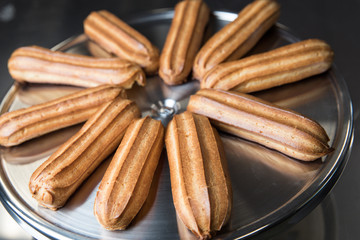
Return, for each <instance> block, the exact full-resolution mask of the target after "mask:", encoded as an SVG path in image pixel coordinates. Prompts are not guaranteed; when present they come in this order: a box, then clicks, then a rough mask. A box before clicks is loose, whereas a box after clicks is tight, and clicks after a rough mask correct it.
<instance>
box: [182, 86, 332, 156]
mask: <svg viewBox="0 0 360 240" xmlns="http://www.w3.org/2000/svg"><path fill="white" fill-rule="evenodd" d="M187 110H188V111H191V112H194V113H197V114H201V115H204V116H207V117H208V118H210V119H211V122H212V124H214V125H215V126H216V127H217V128H219V129H220V130H222V131H224V132H228V133H230V134H233V135H237V136H239V137H242V138H244V139H247V140H250V141H253V142H257V143H259V144H262V145H264V146H266V147H269V148H272V149H275V150H277V151H279V152H282V153H284V154H286V155H288V156H290V157H293V158H296V159H300V160H304V161H312V160H316V159H318V158H320V157H322V156H325V155H327V154H328V153H330V152H331V151H332V150H333V149H332V148H330V147H329V145H328V142H329V137H328V135H327V133H326V131H325V130H324V128H323V127H321V125H320V124H318V123H317V122H315V121H313V120H311V119H309V118H307V117H305V116H303V115H301V114H299V113H296V112H294V111H291V110H289V109H286V108H281V107H279V106H276V105H274V104H271V103H269V102H266V101H263V100H261V99H259V98H256V97H254V96H251V95H248V94H244V93H238V92H228V91H223V90H215V89H201V90H200V91H198V92H197V93H196V94H195V95H192V96H191V97H190V101H189V105H188V107H187Z"/></svg>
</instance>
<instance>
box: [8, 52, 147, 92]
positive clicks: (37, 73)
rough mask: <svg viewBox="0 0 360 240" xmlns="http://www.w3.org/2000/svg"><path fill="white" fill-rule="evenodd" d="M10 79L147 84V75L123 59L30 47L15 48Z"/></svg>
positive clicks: (74, 83) (90, 84)
mask: <svg viewBox="0 0 360 240" xmlns="http://www.w3.org/2000/svg"><path fill="white" fill-rule="evenodd" d="M8 68H9V72H10V75H11V77H13V78H14V79H15V80H16V81H18V82H31V83H50V84H60V85H72V86H79V87H96V86H99V85H102V84H118V85H121V86H122V87H124V88H131V87H132V85H133V84H134V82H137V83H138V84H139V85H141V86H144V85H145V80H146V79H145V74H144V72H143V71H142V69H141V68H140V67H139V66H138V65H137V64H134V63H131V62H129V61H126V60H122V59H120V58H95V57H89V56H84V55H79V54H72V53H64V52H59V51H51V50H50V49H46V48H42V47H38V46H29V47H21V48H18V49H16V50H15V51H14V52H13V53H12V55H11V57H10V59H9V61H8Z"/></svg>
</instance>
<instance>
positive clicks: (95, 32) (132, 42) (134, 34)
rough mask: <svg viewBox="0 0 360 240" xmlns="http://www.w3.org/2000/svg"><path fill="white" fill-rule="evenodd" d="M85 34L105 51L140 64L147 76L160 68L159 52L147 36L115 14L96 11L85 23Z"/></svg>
mask: <svg viewBox="0 0 360 240" xmlns="http://www.w3.org/2000/svg"><path fill="white" fill-rule="evenodd" d="M84 31H85V34H86V35H87V36H88V37H89V38H90V39H91V40H93V41H94V42H96V43H97V44H99V45H100V46H101V47H103V48H104V49H105V50H107V51H108V52H110V53H113V54H115V55H116V56H118V57H120V58H122V59H126V60H128V61H130V62H134V63H137V64H139V65H140V66H141V67H142V68H143V69H144V71H145V72H146V73H147V74H154V73H156V72H157V70H158V68H159V50H158V48H157V47H155V46H154V45H153V44H152V43H151V42H150V41H149V40H148V39H147V38H146V37H145V36H143V35H142V34H141V33H139V32H138V31H136V30H135V29H134V28H132V27H130V26H129V25H128V24H126V23H125V22H124V21H122V20H121V19H119V18H118V17H117V16H115V15H114V14H112V13H110V12H108V11H106V10H101V11H96V12H95V11H94V12H91V13H90V14H89V16H88V17H87V18H86V19H85V21H84Z"/></svg>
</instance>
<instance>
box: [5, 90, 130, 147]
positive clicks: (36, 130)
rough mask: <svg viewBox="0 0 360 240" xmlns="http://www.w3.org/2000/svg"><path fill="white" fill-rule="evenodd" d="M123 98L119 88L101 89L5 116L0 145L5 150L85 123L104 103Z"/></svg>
mask: <svg viewBox="0 0 360 240" xmlns="http://www.w3.org/2000/svg"><path fill="white" fill-rule="evenodd" d="M117 96H121V97H123V98H125V97H126V94H125V91H124V89H123V88H122V87H119V86H117V85H102V86H99V87H95V88H87V89H84V90H80V91H78V92H75V93H72V94H69V95H66V96H64V97H60V98H57V99H54V100H52V101H49V102H46V103H42V104H37V105H34V106H31V107H28V108H23V109H19V110H15V111H12V112H8V113H5V114H3V115H1V117H0V145H3V146H6V147H9V146H15V145H18V144H20V143H23V142H25V141H27V140H29V139H32V138H35V137H38V136H41V135H44V134H46V133H49V132H53V131H55V130H58V129H61V128H65V127H68V126H71V125H75V124H78V123H81V122H84V121H86V120H87V119H88V118H90V117H91V116H92V115H94V113H95V112H96V111H97V110H98V108H99V107H100V106H101V105H102V104H103V103H106V102H109V101H111V100H113V99H114V98H116V97H117Z"/></svg>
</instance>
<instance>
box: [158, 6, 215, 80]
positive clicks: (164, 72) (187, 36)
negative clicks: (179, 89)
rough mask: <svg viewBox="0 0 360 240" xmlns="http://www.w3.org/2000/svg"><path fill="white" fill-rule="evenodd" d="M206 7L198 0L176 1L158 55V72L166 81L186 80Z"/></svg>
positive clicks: (207, 10)
mask: <svg viewBox="0 0 360 240" xmlns="http://www.w3.org/2000/svg"><path fill="white" fill-rule="evenodd" d="M209 15H210V10H209V8H208V6H207V5H206V4H205V2H203V1H202V0H184V1H181V2H179V3H178V4H176V6H175V12H174V17H173V20H172V22H171V26H170V30H169V32H168V34H167V37H166V40H165V44H164V47H163V50H162V52H161V55H160V68H159V75H160V77H161V78H162V79H163V80H164V82H165V83H166V84H168V85H178V84H181V83H184V82H186V81H187V77H188V75H189V74H190V72H191V69H192V65H193V62H194V59H195V55H196V53H197V51H198V50H199V48H200V46H201V42H202V39H203V35H204V30H205V26H206V25H207V22H208V20H209Z"/></svg>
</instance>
